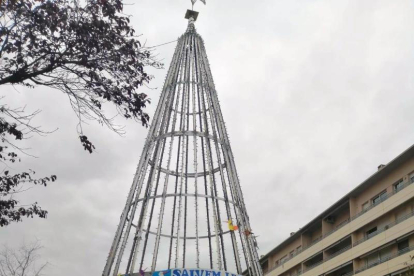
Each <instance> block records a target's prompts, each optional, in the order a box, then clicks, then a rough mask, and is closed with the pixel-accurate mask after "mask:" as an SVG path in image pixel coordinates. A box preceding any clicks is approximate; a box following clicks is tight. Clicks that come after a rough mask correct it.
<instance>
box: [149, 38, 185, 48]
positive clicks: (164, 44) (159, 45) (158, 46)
mask: <svg viewBox="0 0 414 276" xmlns="http://www.w3.org/2000/svg"><path fill="white" fill-rule="evenodd" d="M177 41H178V39H176V40H173V41H170V42H166V43H163V44H159V45H155V46H151V47H144V48H147V49H151V48H155V47H159V46H164V45H167V44H170V43H173V42H177Z"/></svg>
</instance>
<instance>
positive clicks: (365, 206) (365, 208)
mask: <svg viewBox="0 0 414 276" xmlns="http://www.w3.org/2000/svg"><path fill="white" fill-rule="evenodd" d="M368 207H369V202H368V201H367V202H365V203H364V204H362V211H366V210H367V209H368Z"/></svg>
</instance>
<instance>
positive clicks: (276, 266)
mask: <svg viewBox="0 0 414 276" xmlns="http://www.w3.org/2000/svg"><path fill="white" fill-rule="evenodd" d="M413 182H414V179H409V180H408V181H406V182H405V183H403V184H402V186H401V187H400V188H398V189H393V191H392V192H390V193H387V194H384V195H382V196H381V198H380V199H379V200H378V201H377V202H375V203H372V204H371V205H370V206H368V207H367V208H365V209H364V210H362V211H361V212H359V213H357V214H356V215H354V216H353V217H350V218H348V219H346V220H344V221H342V222H341V223H339V224H338V225H337V226H335V228H333V229H332V230H331V231H329V232H327V233H325V234H324V235H322V236H320V237H319V238H317V239H315V240H313V241H312V242H311V243H310V244H308V245H307V246H304V247H302V249H299V250H296V251H295V252H294V253H293V254H292V255H290V256H289V257H287V258H286V259H285V260H283V261H282V262H279V263H278V264H277V265H275V266H274V267H272V268H270V269H269V270H268V273H269V272H271V271H272V270H275V269H276V268H278V267H279V266H281V265H283V264H284V263H286V262H287V261H289V260H291V259H293V258H294V257H296V256H297V255H299V254H300V253H302V252H303V251H305V250H307V249H308V248H310V247H312V246H313V245H315V244H317V243H319V242H320V241H321V240H323V239H325V238H326V237H328V236H330V235H332V234H333V233H335V232H336V231H338V230H339V229H341V228H342V227H344V226H345V225H347V224H348V223H350V222H351V221H353V220H355V219H357V218H358V217H360V216H361V215H363V214H365V213H366V212H368V211H369V210H371V209H372V208H374V207H375V206H377V205H378V204H380V203H382V202H384V201H385V200H387V199H388V198H390V197H392V196H393V195H395V194H396V193H398V192H400V191H401V190H403V189H405V188H406V187H408V186H409V185H411V184H412V183H413ZM404 220H405V219H404ZM400 222H401V221H400ZM396 224H398V223H396ZM394 225H395V224H394ZM389 227H391V226H390V225H389ZM387 229H388V228H387ZM385 230H386V229H385ZM385 230H384V231H385ZM377 231H378V230H377ZM377 234H379V233H377ZM373 236H375V235H371V236H370V237H373ZM365 240H366V239H365ZM365 240H360V241H357V242H356V243H354V246H355V245H357V244H359V243H361V242H364V241H365ZM358 242H359V243H358ZM332 258H333V257H332ZM308 270H309V269H308Z"/></svg>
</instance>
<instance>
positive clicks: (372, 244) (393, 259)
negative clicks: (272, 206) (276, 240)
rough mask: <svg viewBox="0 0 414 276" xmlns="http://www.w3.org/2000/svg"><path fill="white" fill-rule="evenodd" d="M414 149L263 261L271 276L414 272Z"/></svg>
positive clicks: (371, 275)
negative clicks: (411, 270) (413, 268)
mask: <svg viewBox="0 0 414 276" xmlns="http://www.w3.org/2000/svg"><path fill="white" fill-rule="evenodd" d="M413 183H414V145H413V146H412V147H410V148H409V149H407V150H406V151H405V152H403V153H402V154H400V155H399V156H398V157H396V158H395V159H394V160H392V161H391V162H389V163H388V164H387V165H380V166H379V167H378V170H377V171H376V172H375V173H374V174H373V175H372V176H371V177H369V178H368V179H367V180H365V181H364V182H362V183H361V184H360V185H359V186H357V187H356V188H355V189H353V190H352V191H351V192H349V193H348V194H347V195H345V196H344V197H343V198H341V199H340V200H339V201H337V202H336V203H335V204H334V205H332V206H331V207H329V208H328V209H327V210H325V211H324V212H323V213H322V214H320V215H319V216H317V217H316V218H315V219H313V220H312V221H310V222H309V223H308V224H306V225H305V226H303V227H302V228H300V230H298V231H297V232H294V233H291V235H290V237H288V238H287V239H286V240H285V241H283V242H282V243H281V244H279V245H278V246H276V247H275V248H274V249H273V250H271V251H270V252H269V253H268V254H266V255H265V256H263V257H262V258H261V264H262V268H263V271H264V274H265V275H266V276H297V275H303V276H349V275H358V276H402V275H406V274H407V273H408V270H410V267H414V185H412V184H413Z"/></svg>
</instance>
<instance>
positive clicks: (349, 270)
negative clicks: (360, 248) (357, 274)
mask: <svg viewBox="0 0 414 276" xmlns="http://www.w3.org/2000/svg"><path fill="white" fill-rule="evenodd" d="M323 275H324V276H350V275H354V266H353V264H352V262H351V263H350V264H348V265H346V266H344V267H340V268H338V269H335V270H334V271H330V272H327V273H325V274H323Z"/></svg>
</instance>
